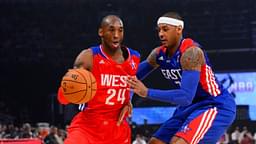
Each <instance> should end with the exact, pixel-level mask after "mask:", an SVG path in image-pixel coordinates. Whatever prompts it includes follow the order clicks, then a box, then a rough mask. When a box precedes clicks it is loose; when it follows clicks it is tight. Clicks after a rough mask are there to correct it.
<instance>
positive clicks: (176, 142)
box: [170, 136, 189, 144]
mask: <svg viewBox="0 0 256 144" xmlns="http://www.w3.org/2000/svg"><path fill="white" fill-rule="evenodd" d="M170 144H189V143H187V142H186V141H185V140H184V139H183V138H180V137H176V136H174V137H173V138H172V139H171V141H170Z"/></svg>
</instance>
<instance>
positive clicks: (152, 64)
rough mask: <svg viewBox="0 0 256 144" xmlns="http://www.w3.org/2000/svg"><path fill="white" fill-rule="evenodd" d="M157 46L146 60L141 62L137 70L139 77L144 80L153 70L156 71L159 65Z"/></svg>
mask: <svg viewBox="0 0 256 144" xmlns="http://www.w3.org/2000/svg"><path fill="white" fill-rule="evenodd" d="M156 51H157V48H155V49H154V50H152V51H151V53H150V54H149V56H148V57H147V59H146V60H144V61H142V62H141V63H140V64H139V68H138V71H137V74H136V76H137V78H138V79H140V80H143V79H144V78H145V77H147V76H148V75H149V74H150V73H151V72H152V71H154V70H155V69H156V68H157V67H158V66H159V65H158V64H157V63H156V55H157V53H156Z"/></svg>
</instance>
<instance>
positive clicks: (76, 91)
mask: <svg viewBox="0 0 256 144" xmlns="http://www.w3.org/2000/svg"><path fill="white" fill-rule="evenodd" d="M82 91H85V90H80V91H75V92H72V93H65V95H70V94H75V93H78V92H82Z"/></svg>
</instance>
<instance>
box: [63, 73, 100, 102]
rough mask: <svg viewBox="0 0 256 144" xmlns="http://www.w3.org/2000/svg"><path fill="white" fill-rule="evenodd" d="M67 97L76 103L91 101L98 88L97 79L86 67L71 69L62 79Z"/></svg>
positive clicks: (69, 100) (64, 93)
mask: <svg viewBox="0 0 256 144" xmlns="http://www.w3.org/2000/svg"><path fill="white" fill-rule="evenodd" d="M61 87H62V89H63V95H64V97H65V99H66V100H67V101H68V102H70V103H74V104H82V103H86V102H88V101H90V100H91V99H92V98H93V97H94V95H95V93H96V90H97V83H96V79H95V77H94V76H93V74H92V73H91V72H89V71H87V70H85V69H69V71H68V72H67V73H66V74H65V75H64V77H63V78H62V81H61Z"/></svg>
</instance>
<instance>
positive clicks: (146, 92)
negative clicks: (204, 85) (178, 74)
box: [128, 47, 205, 105]
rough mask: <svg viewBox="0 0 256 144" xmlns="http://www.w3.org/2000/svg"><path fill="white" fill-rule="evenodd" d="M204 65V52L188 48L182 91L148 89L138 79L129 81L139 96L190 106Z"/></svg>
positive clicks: (183, 60) (184, 54)
mask: <svg viewBox="0 0 256 144" xmlns="http://www.w3.org/2000/svg"><path fill="white" fill-rule="evenodd" d="M204 63H205V59H204V55H203V52H202V50H201V49H200V48H197V47H191V48H188V49H187V50H186V51H185V52H184V53H183V55H182V57H181V65H182V69H183V72H182V79H181V86H180V89H174V90H159V89H148V88H147V87H145V85H144V84H143V83H142V82H141V81H139V80H137V79H130V80H128V84H129V85H130V86H131V89H133V91H134V92H135V93H137V94H138V95H139V96H142V97H148V98H150V99H154V100H159V101H163V102H170V103H175V104H178V105H189V104H191V102H192V100H193V98H194V96H195V93H196V89H197V86H198V83H199V80H200V71H201V66H202V65H203V64H204Z"/></svg>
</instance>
